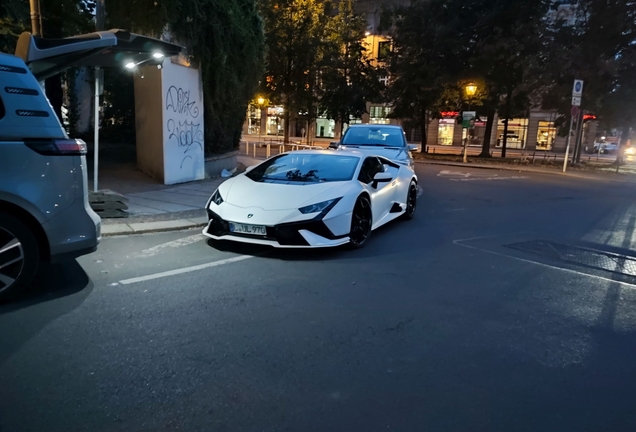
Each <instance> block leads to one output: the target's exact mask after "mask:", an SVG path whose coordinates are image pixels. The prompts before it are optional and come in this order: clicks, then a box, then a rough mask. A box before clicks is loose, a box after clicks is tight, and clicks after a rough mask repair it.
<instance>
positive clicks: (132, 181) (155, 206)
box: [89, 162, 227, 236]
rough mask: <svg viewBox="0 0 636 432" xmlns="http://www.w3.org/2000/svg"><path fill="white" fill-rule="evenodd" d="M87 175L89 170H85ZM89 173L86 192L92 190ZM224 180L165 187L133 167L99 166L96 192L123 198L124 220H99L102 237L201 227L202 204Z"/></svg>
mask: <svg viewBox="0 0 636 432" xmlns="http://www.w3.org/2000/svg"><path fill="white" fill-rule="evenodd" d="M89 171H90V170H89ZM92 179H93V178H92V172H89V188H91V189H92V186H93V184H92V183H93V182H92ZM225 180H227V179H226V178H214V179H206V180H201V181H196V182H190V183H183V184H178V185H174V186H166V185H163V184H160V183H158V182H157V181H156V180H155V179H153V178H151V177H150V176H148V175H147V174H145V173H143V172H142V171H140V170H139V169H137V167H136V164H135V163H132V162H126V163H107V164H104V165H102V166H100V170H99V189H100V190H110V191H113V192H116V193H119V194H121V195H124V196H125V197H126V198H127V199H128V201H127V202H126V204H127V206H128V211H127V213H128V214H129V217H128V218H113V219H107V218H104V219H102V235H104V236H113V235H123V234H141V233H149V232H161V231H173V230H179V229H190V228H197V227H203V226H205V224H206V223H207V215H206V212H205V204H206V202H207V200H208V199H209V198H210V196H211V195H212V193H214V191H215V190H216V188H217V187H218V186H219V185H220V184H221V183H222V182H223V181H225Z"/></svg>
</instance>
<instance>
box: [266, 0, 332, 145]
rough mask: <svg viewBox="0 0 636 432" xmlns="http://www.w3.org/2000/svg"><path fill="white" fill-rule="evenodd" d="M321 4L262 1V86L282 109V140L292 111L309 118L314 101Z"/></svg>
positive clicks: (321, 37) (293, 0)
mask: <svg viewBox="0 0 636 432" xmlns="http://www.w3.org/2000/svg"><path fill="white" fill-rule="evenodd" d="M325 7H328V5H327V4H322V3H321V2H319V1H318V0H262V2H261V8H260V9H261V13H262V15H263V17H264V20H265V38H266V40H267V55H266V66H265V79H264V80H263V83H264V87H265V88H266V89H267V91H268V96H269V99H270V100H272V101H273V102H274V103H278V104H281V105H282V106H283V108H284V114H283V115H284V124H285V133H284V140H285V142H289V122H290V120H291V116H292V113H298V112H301V113H303V114H305V116H306V117H308V118H309V119H311V116H312V112H313V107H314V104H315V101H316V80H317V64H318V61H319V60H320V56H321V55H322V47H323V43H324V42H323V40H324V34H325V24H326V14H325Z"/></svg>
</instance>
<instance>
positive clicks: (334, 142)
mask: <svg viewBox="0 0 636 432" xmlns="http://www.w3.org/2000/svg"><path fill="white" fill-rule="evenodd" d="M338 146H340V143H339V142H338V141H332V142H330V143H329V148H330V149H334V150H335V149H337V148H338Z"/></svg>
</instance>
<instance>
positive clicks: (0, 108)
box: [0, 97, 4, 119]
mask: <svg viewBox="0 0 636 432" xmlns="http://www.w3.org/2000/svg"><path fill="white" fill-rule="evenodd" d="M2 117H4V104H3V103H2V98H1V97H0V119H2Z"/></svg>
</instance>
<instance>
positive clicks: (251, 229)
mask: <svg viewBox="0 0 636 432" xmlns="http://www.w3.org/2000/svg"><path fill="white" fill-rule="evenodd" d="M230 232H233V233H237V234H252V235H260V236H265V235H267V229H266V228H265V227H264V226H263V225H247V224H239V223H231V224H230Z"/></svg>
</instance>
